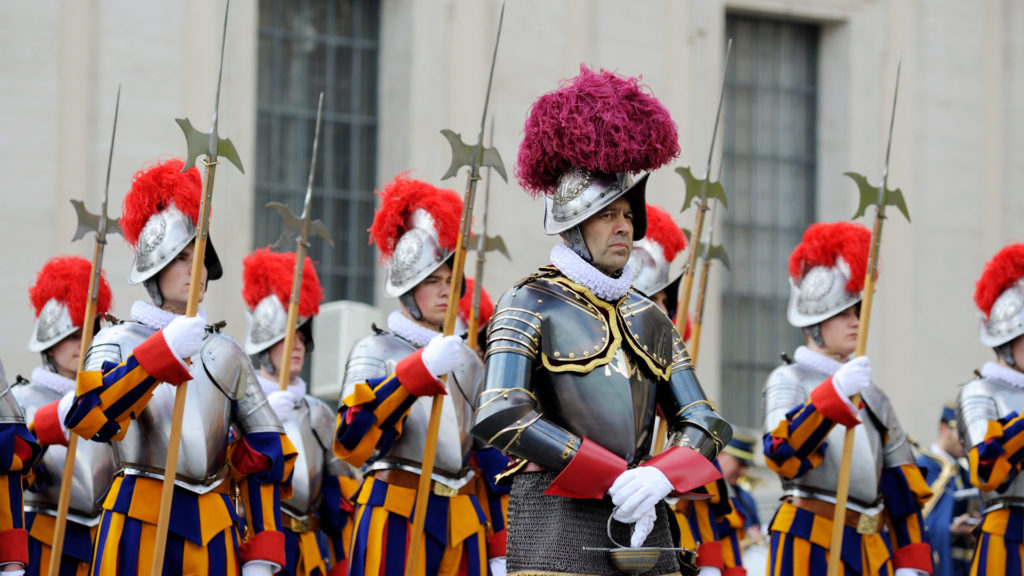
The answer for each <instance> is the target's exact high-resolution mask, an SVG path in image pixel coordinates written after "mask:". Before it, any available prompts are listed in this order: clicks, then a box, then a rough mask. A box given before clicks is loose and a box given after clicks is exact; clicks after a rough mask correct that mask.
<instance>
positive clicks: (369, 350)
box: [341, 327, 416, 398]
mask: <svg viewBox="0 0 1024 576" xmlns="http://www.w3.org/2000/svg"><path fill="white" fill-rule="evenodd" d="M415 351H416V347H415V346H413V345H412V344H411V343H410V342H408V341H406V340H403V339H402V338H399V337H398V336H395V335H394V334H391V333H390V332H387V331H385V330H381V329H379V328H377V327H374V333H373V334H371V335H369V336H367V337H365V338H363V339H362V340H360V341H358V342H356V345H355V346H353V347H352V351H351V352H349V355H348V360H347V361H346V362H345V377H344V380H343V381H342V386H341V389H342V393H341V397H342V398H344V397H345V396H347V395H348V394H350V393H351V392H352V389H353V388H354V387H355V385H356V384H361V383H363V382H368V381H370V380H373V379H375V378H384V377H386V376H387V375H388V374H390V372H391V369H392V368H393V367H394V364H395V363H397V362H398V361H399V360H401V359H403V358H405V357H406V356H408V355H409V354H412V353H413V352H415Z"/></svg>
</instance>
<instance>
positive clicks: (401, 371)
mask: <svg viewBox="0 0 1024 576" xmlns="http://www.w3.org/2000/svg"><path fill="white" fill-rule="evenodd" d="M395 376H397V377H398V382H399V383H400V384H401V385H402V387H403V388H405V389H406V390H408V391H409V393H410V394H412V395H414V396H434V395H437V394H446V392H445V389H444V386H443V385H442V384H441V383H440V382H438V381H437V379H436V378H434V375H433V374H431V373H430V371H428V370H427V366H426V364H424V363H423V348H420V349H419V350H417V351H415V352H413V353H412V354H409V355H408V356H406V357H405V358H403V359H402V361H401V362H399V363H398V364H397V365H396V366H395Z"/></svg>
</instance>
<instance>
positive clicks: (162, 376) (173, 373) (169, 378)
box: [133, 330, 192, 384]
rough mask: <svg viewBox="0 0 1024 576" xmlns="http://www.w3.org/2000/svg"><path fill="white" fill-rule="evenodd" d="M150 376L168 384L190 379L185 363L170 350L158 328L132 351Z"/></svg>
mask: <svg viewBox="0 0 1024 576" xmlns="http://www.w3.org/2000/svg"><path fill="white" fill-rule="evenodd" d="M133 354H134V355H135V359H136V360H138V361H139V365H140V366H142V368H143V370H145V371H146V372H147V373H148V374H149V375H150V376H152V377H154V378H156V379H157V380H160V381H162V382H167V383H169V384H181V383H182V382H188V381H189V380H191V379H192V375H191V374H189V372H188V369H187V368H185V365H184V364H183V363H182V362H181V360H179V359H178V357H177V356H175V355H174V352H171V347H170V346H168V345H167V340H165V339H164V331H163V330H160V331H158V332H156V333H155V334H153V335H152V336H150V337H149V338H146V339H145V340H144V341H143V342H142V344H139V345H138V346H136V347H135V350H134V352H133Z"/></svg>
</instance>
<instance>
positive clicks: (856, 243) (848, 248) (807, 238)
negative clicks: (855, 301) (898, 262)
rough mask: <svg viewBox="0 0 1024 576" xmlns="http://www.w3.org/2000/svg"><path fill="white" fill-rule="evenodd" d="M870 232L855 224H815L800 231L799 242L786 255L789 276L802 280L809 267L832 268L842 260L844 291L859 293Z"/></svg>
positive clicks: (862, 281)
mask: <svg viewBox="0 0 1024 576" xmlns="http://www.w3.org/2000/svg"><path fill="white" fill-rule="evenodd" d="M870 248H871V231H870V230H868V229H867V228H865V227H864V226H863V225H861V224H857V223H855V222H818V223H816V224H811V225H810V227H808V228H807V230H806V231H805V232H804V237H803V240H801V241H800V244H799V245H798V246H797V247H796V248H795V249H794V250H793V253H792V254H790V255H789V276H790V277H791V278H792V279H793V280H794V281H799V280H801V279H803V277H804V274H806V273H807V272H808V271H809V270H810V269H811V268H814V267H816V266H825V267H832V266H835V265H836V262H837V261H838V260H839V259H840V258H842V263H844V264H845V266H847V267H848V270H849V273H848V276H849V280H848V281H847V282H846V291H847V292H852V293H856V292H860V291H861V290H862V289H863V288H864V276H865V274H866V273H867V266H868V252H869V251H870Z"/></svg>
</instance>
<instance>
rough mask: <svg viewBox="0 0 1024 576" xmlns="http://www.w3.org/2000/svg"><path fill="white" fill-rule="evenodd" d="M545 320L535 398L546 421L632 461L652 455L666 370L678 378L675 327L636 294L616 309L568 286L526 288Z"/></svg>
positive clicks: (559, 283)
mask: <svg viewBox="0 0 1024 576" xmlns="http://www.w3.org/2000/svg"><path fill="white" fill-rule="evenodd" d="M523 290H524V292H525V294H518V295H516V298H517V299H518V298H519V297H521V296H526V297H527V299H529V300H530V301H531V305H532V304H533V301H534V300H536V304H535V305H532V309H533V310H534V311H535V312H536V313H537V314H538V315H539V316H540V318H541V346H540V352H541V355H540V356H541V362H542V364H543V365H544V367H545V368H546V370H541V371H537V372H536V373H535V376H534V378H535V383H536V386H535V388H534V393H535V394H536V396H537V402H538V405H539V407H540V410H541V411H542V412H543V414H544V416H545V417H546V418H548V419H550V420H551V421H552V422H554V423H555V424H558V425H559V426H561V427H563V428H565V429H566V430H568V431H569V432H571V433H573V434H576V435H577V436H580V437H585V438H589V439H591V440H593V441H595V442H597V443H598V444H599V445H601V446H602V447H604V448H606V449H608V450H610V451H611V452H613V453H615V454H617V455H619V456H621V457H622V458H624V459H625V460H626V461H627V462H634V461H635V460H636V459H637V458H638V457H640V456H644V455H646V454H647V453H648V452H649V449H650V446H651V442H652V439H651V433H652V430H653V424H654V414H655V409H656V408H655V407H656V400H657V398H656V394H655V392H656V390H657V382H658V377H657V376H656V375H655V371H658V372H659V373H660V374H661V375H663V377H667V375H668V374H669V373H670V365H671V362H672V334H673V332H672V324H671V322H670V321H669V320H668V318H667V317H666V316H665V315H664V313H662V312H661V310H660V309H658V308H656V307H655V306H654V304H653V303H652V302H651V301H650V300H648V299H646V298H644V297H642V296H640V295H639V294H636V293H635V292H630V294H628V295H627V296H625V297H624V298H623V299H622V300H621V301H619V302H617V303H615V304H610V303H606V302H603V301H599V300H597V299H596V298H589V297H587V296H586V294H585V293H583V292H582V289H581V288H580V287H578V286H576V285H574V284H573V283H572V282H570V281H568V280H567V279H565V278H564V277H563V278H559V279H557V280H555V281H544V280H542V281H539V282H535V283H532V284H529V285H527V286H524V287H523Z"/></svg>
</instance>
